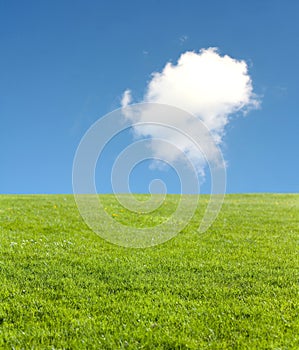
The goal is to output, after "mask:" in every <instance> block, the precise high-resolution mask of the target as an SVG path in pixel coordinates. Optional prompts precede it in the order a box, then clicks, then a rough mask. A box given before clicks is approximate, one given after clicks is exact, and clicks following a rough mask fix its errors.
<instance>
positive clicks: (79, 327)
mask: <svg viewBox="0 0 299 350" xmlns="http://www.w3.org/2000/svg"><path fill="white" fill-rule="evenodd" d="M177 199H178V197H176V196H175V195H169V196H168V197H167V201H166V203H165V205H163V206H162V207H161V208H160V209H159V210H157V211H156V212H154V213H153V214H152V215H149V216H148V217H143V216H138V215H132V214H130V213H129V212H128V211H126V210H124V209H123V208H122V207H121V206H120V205H118V204H117V203H116V201H115V200H114V198H113V197H112V196H109V195H105V196H102V200H103V201H104V202H105V206H106V210H107V211H108V212H109V213H110V214H111V215H113V216H114V217H115V219H116V220H120V221H121V222H124V223H127V224H128V225H137V226H138V225H145V224H146V223H147V222H149V221H151V223H150V224H153V222H160V221H163V220H164V219H165V218H167V216H168V215H169V213H171V211H172V210H173V208H174V207H175V205H176V203H177ZM206 202H207V197H206V196H201V199H200V205H199V208H198V211H197V212H196V214H195V216H194V218H193V219H192V220H191V222H190V223H189V225H188V226H187V227H186V228H185V229H184V230H183V231H182V232H181V233H179V234H178V235H177V236H176V237H175V238H173V239H171V240H170V241H168V242H166V243H164V244H162V245H158V246H155V247H151V248H145V249H133V248H124V247H119V246H116V245H113V244H111V243H109V242H107V241H105V240H103V239H102V238H101V237H100V236H98V235H96V234H95V233H94V232H92V231H91V230H90V229H89V228H88V227H87V226H86V224H85V223H84V222H83V220H82V218H81V217H80V215H79V213H78V210H77V207H76V205H75V202H74V199H73V197H72V196H71V195H1V196H0V281H1V284H0V349H16V350H18V349H49V350H50V349H51V350H54V349H112V350H115V349H169V350H171V349H196V350H198V349H276V350H278V349H299V195H295V194H251V195H227V196H226V198H225V202H224V205H223V208H222V210H221V212H220V214H219V216H218V218H217V220H216V221H215V222H214V224H213V226H212V227H211V228H210V229H209V230H208V231H206V232H205V233H203V234H199V233H198V232H197V230H196V229H197V226H198V217H200V215H201V212H202V207H203V206H201V204H204V203H206ZM186 210H188V208H186Z"/></svg>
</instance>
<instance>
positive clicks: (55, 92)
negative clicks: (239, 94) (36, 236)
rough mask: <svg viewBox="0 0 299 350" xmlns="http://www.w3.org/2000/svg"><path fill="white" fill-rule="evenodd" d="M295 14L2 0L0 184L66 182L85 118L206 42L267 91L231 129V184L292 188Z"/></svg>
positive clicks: (199, 4) (65, 186)
mask: <svg viewBox="0 0 299 350" xmlns="http://www.w3.org/2000/svg"><path fill="white" fill-rule="evenodd" d="M298 13H299V2H298V1H296V0H287V1H285V0H279V1H278V0H263V1H261V0H252V1H239V0H234V1H230V0H227V1H223V0H219V1H215V0H212V1H201V0H194V1H193V0H189V1H169V0H164V1H154V0H151V1H150V0H149V1H137V0H134V1H115V0H112V1H99V0H94V1H92V0H87V1H86V0H84V1H83V0H80V1H76V0H61V1H58V0H36V1H32V0H28V1H20V0H19V1H14V0H2V1H1V2H0V45H1V46H0V50H1V51H0V121H1V129H0V145H1V149H0V167H1V168H0V169H1V171H0V193H70V192H71V191H72V183H71V181H72V162H73V157H74V153H75V151H76V148H77V145H78V143H79V141H80V139H81V137H82V136H83V134H84V133H85V131H86V130H87V128H88V127H89V126H90V125H91V124H92V123H93V122H94V121H96V120H97V119H98V117H100V116H102V115H104V114H106V113H107V112H110V111H112V110H113V109H115V108H118V107H119V105H120V99H121V95H122V93H123V91H124V90H125V89H127V88H128V87H129V88H132V90H133V91H134V94H135V98H136V99H137V100H138V99H139V98H141V97H142V96H143V93H144V89H145V87H146V83H147V82H148V80H149V79H150V76H151V73H152V72H154V71H161V70H162V69H163V67H164V65H165V63H166V62H167V61H172V62H175V61H176V60H177V59H178V57H179V56H180V55H181V54H182V53H183V52H185V51H188V50H196V51H197V50H199V49H201V48H207V47H218V48H219V50H220V53H222V54H228V55H230V56H231V57H234V58H237V59H244V60H246V61H247V62H248V64H249V67H250V70H249V73H250V75H251V77H252V80H253V85H254V90H255V92H256V93H258V94H260V95H262V96H263V97H262V106H261V109H259V110H256V111H252V112H251V113H250V114H248V116H246V117H238V118H236V119H235V120H234V121H233V122H232V123H230V124H229V127H228V129H227V133H226V137H225V147H224V149H223V150H224V155H225V158H226V160H227V162H228V172H227V175H228V181H227V190H228V192H299V180H298V173H299V162H298V150H299V137H298V132H299V116H298V91H299V82H298V77H299V74H298V62H299V45H298V40H299V39H298V38H299V21H298ZM183 38H184V40H183ZM142 171H144V172H146V168H145V167H144V168H143V169H142ZM143 179H145V180H146V179H147V176H146V175H145V176H144V177H143ZM139 181H141V180H140V179H139ZM139 185H140V187H138V186H139ZM139 185H138V186H137V187H136V190H142V188H143V187H142V186H143V184H142V183H140V184H139ZM171 186H172V185H171V184H170V190H171ZM102 190H103V191H105V187H104V188H102ZM106 190H107V191H109V186H108V185H107V188H106Z"/></svg>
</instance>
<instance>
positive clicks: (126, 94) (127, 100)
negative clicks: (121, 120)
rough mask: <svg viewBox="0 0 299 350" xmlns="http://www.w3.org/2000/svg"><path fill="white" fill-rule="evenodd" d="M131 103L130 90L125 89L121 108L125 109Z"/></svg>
mask: <svg viewBox="0 0 299 350" xmlns="http://www.w3.org/2000/svg"><path fill="white" fill-rule="evenodd" d="M131 102H132V96H131V90H129V89H127V90H125V92H124V93H123V96H122V99H121V107H122V108H125V107H127V106H128V105H129V104H130V103H131Z"/></svg>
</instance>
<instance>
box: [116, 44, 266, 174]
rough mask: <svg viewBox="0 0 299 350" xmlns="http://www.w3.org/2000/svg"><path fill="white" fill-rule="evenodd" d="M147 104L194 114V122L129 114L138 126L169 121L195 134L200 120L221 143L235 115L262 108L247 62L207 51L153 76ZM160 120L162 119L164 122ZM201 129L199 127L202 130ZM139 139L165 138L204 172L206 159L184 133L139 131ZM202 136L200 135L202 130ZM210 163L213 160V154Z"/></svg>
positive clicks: (126, 99) (161, 152)
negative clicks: (165, 105) (231, 118)
mask: <svg viewBox="0 0 299 350" xmlns="http://www.w3.org/2000/svg"><path fill="white" fill-rule="evenodd" d="M131 100H132V99H131V92H130V90H126V91H125V92H124V94H123V98H122V107H126V106H128V105H129V104H130V103H131V102H132V101H131ZM142 102H154V103H161V104H168V105H171V106H175V107H179V108H181V109H183V110H185V111H187V112H190V113H191V114H193V115H194V116H195V117H196V118H197V119H196V118H195V121H194V119H193V120H190V119H189V118H185V119H182V118H180V117H179V118H176V117H175V116H174V115H173V114H171V115H168V114H167V113H166V114H165V115H162V116H161V115H159V116H158V117H157V120H155V116H154V115H153V114H152V113H145V112H144V113H137V114H136V113H131V114H130V113H125V116H126V117H127V118H130V119H132V121H133V122H166V123H168V124H171V125H173V126H174V127H176V128H178V129H180V130H190V132H191V130H192V131H194V129H195V130H196V128H197V125H196V120H201V121H202V122H203V123H204V124H205V125H206V126H207V128H208V129H209V130H210V132H211V134H212V135H213V138H214V140H215V141H216V143H217V144H218V145H221V143H222V140H223V135H224V131H225V126H226V125H227V124H228V123H229V120H230V119H229V116H230V115H231V114H233V113H236V112H239V111H242V112H244V113H245V112H246V111H248V110H249V109H251V108H257V107H258V106H259V99H258V98H257V96H256V95H255V94H254V92H253V87H252V80H251V78H250V76H249V74H248V67H247V64H246V62H245V61H243V60H236V59H233V58H231V57H230V56H228V55H225V56H221V55H220V54H219V53H218V52H217V49H216V48H208V49H202V50H201V51H200V52H198V53H197V52H190V51H188V52H185V53H183V54H182V55H181V56H180V58H179V60H178V62H177V64H172V63H167V64H166V65H165V67H164V69H163V70H162V72H156V73H153V74H152V79H151V80H150V82H149V83H148V86H147V89H146V93H145V95H144V97H143V101H142ZM159 118H160V119H159ZM199 129H200V128H198V130H199ZM135 132H136V134H137V135H138V136H141V137H142V136H150V137H153V138H162V139H164V140H169V141H170V142H172V143H175V144H176V145H177V147H178V148H179V149H181V150H183V151H184V152H185V153H186V154H188V156H189V157H190V158H191V160H192V161H193V162H194V163H195V165H196V167H197V169H198V171H199V172H200V173H203V168H204V161H203V158H202V157H200V156H199V155H198V150H197V149H195V148H194V145H192V143H191V142H190V140H186V138H184V137H182V136H181V137H180V136H179V135H175V136H174V135H171V133H169V130H167V129H166V130H165V129H164V130H163V128H161V127H158V126H153V125H149V126H142V127H136V128H135ZM199 132H200V131H199ZM152 148H153V153H154V155H155V156H158V157H159V156H160V157H161V158H164V159H166V160H167V158H169V159H171V160H173V159H175V158H176V157H177V155H176V152H174V153H171V152H170V150H169V149H167V150H166V149H161V147H159V148H155V143H154V142H153V146H152ZM210 153H211V154H209V155H206V158H207V159H206V160H208V161H209V157H213V152H210Z"/></svg>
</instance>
